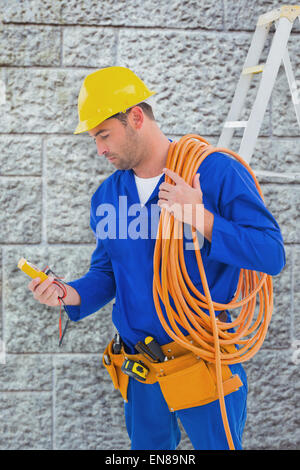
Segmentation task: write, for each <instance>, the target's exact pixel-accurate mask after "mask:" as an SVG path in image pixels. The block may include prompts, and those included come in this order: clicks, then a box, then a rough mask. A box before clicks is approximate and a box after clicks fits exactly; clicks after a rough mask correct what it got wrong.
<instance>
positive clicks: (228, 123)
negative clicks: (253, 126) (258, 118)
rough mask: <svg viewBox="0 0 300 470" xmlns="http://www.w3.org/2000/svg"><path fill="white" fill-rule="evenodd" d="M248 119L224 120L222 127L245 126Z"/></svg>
mask: <svg viewBox="0 0 300 470" xmlns="http://www.w3.org/2000/svg"><path fill="white" fill-rule="evenodd" d="M247 124H248V121H226V122H225V124H224V127H227V128H228V127H247Z"/></svg>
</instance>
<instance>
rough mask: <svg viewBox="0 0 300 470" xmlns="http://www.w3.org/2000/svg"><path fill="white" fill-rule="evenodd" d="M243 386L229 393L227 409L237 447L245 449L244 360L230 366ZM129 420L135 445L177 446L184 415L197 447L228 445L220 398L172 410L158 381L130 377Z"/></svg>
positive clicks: (138, 447)
mask: <svg viewBox="0 0 300 470" xmlns="http://www.w3.org/2000/svg"><path fill="white" fill-rule="evenodd" d="M230 369H231V370H232V373H233V374H239V376H240V378H241V380H242V382H243V384H244V385H243V386H242V387H241V388H240V389H239V390H237V391H236V392H233V393H231V394H230V395H227V396H226V397H225V404H226V411H227V416H228V421H229V426H230V430H231V434H232V439H233V442H234V446H235V449H236V450H240V449H242V434H243V429H244V425H245V421H246V402H247V377H246V373H245V371H244V369H243V367H242V365H241V364H234V365H231V366H230ZM127 395H128V403H125V420H126V426H127V431H128V435H129V438H130V439H131V449H133V450H175V449H176V447H177V446H178V444H179V442H180V437H181V436H180V430H179V426H178V422H177V418H179V419H180V421H181V423H182V425H183V427H184V429H185V431H186V433H187V435H188V437H189V438H190V440H191V443H192V445H193V447H194V449H198V450H224V449H228V444H227V439H226V434H225V431H224V427H223V421H222V417H221V411H220V405H219V401H218V400H216V401H213V402H212V403H209V404H207V405H203V406H197V407H194V408H188V409H185V410H179V411H176V412H174V413H171V412H170V411H169V409H168V406H167V404H166V401H165V399H164V397H163V395H162V393H161V390H160V387H159V384H158V383H155V384H153V385H150V384H143V383H141V382H138V381H137V380H135V379H133V378H130V380H129V385H128V392H127Z"/></svg>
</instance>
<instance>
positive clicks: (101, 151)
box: [97, 142, 108, 156]
mask: <svg viewBox="0 0 300 470" xmlns="http://www.w3.org/2000/svg"><path fill="white" fill-rule="evenodd" d="M97 152H98V155H99V156H101V155H105V154H106V153H108V148H107V147H106V145H103V144H102V143H101V142H97Z"/></svg>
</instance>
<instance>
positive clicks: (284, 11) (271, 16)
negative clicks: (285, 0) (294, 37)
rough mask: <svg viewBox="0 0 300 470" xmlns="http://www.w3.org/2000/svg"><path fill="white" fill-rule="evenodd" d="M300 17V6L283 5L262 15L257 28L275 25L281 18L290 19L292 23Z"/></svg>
mask: <svg viewBox="0 0 300 470" xmlns="http://www.w3.org/2000/svg"><path fill="white" fill-rule="evenodd" d="M299 15H300V5H282V6H281V7H279V8H276V9H275V10H272V11H270V12H268V13H265V14H264V15H260V16H259V18H258V21H257V26H263V25H265V24H270V23H273V21H276V20H278V19H279V18H283V17H285V18H288V19H289V20H290V21H291V22H292V23H293V22H294V21H295V19H296V18H297V16H299Z"/></svg>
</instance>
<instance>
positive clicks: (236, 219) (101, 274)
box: [29, 67, 285, 450]
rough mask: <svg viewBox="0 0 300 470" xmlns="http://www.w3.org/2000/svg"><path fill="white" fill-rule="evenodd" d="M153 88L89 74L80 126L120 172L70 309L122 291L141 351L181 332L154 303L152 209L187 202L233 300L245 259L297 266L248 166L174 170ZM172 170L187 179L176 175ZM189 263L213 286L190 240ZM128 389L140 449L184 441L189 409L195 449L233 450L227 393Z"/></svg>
mask: <svg viewBox="0 0 300 470" xmlns="http://www.w3.org/2000/svg"><path fill="white" fill-rule="evenodd" d="M152 94H153V92H151V91H150V90H148V88H147V87H146V86H145V84H144V83H143V82H142V81H141V80H140V79H139V78H138V77H137V76H136V75H135V74H134V73H133V72H131V71H130V70H128V69H126V68H123V67H108V68H105V69H102V70H100V71H97V72H94V73H92V74H90V75H88V76H87V77H86V79H85V81H84V83H83V85H82V88H81V91H80V94H79V99H78V109H79V119H80V122H79V125H78V127H77V129H76V131H75V133H80V132H88V133H89V135H90V137H91V138H93V139H94V141H95V143H96V147H97V151H98V154H99V156H104V158H107V159H108V160H109V161H110V162H111V163H112V164H113V165H114V166H115V167H116V169H117V171H115V172H114V173H113V174H112V175H111V176H110V177H109V178H107V179H106V180H105V181H104V182H103V183H102V184H101V185H100V187H99V188H98V189H97V191H96V192H95V194H94V195H93V197H92V199H91V218H90V225H91V228H92V230H93V232H94V234H95V236H96V241H97V245H96V249H95V251H94V252H93V254H92V258H91V265H90V269H89V271H88V272H87V273H86V274H85V275H84V276H83V277H82V278H80V279H77V280H74V281H72V282H69V283H68V285H67V286H66V287H67V295H66V297H65V299H64V302H65V304H66V306H67V307H66V311H67V313H68V315H69V317H70V318H71V320H73V321H78V320H80V319H82V318H84V317H85V316H87V315H90V314H92V313H94V312H96V311H98V310H99V309H101V308H102V307H103V306H104V305H105V304H106V303H108V302H109V301H111V300H112V299H113V298H115V303H114V305H113V312H112V320H113V323H114V325H115V327H116V329H117V330H118V332H119V333H120V335H121V338H122V340H123V342H124V344H125V347H126V350H127V353H131V354H134V353H135V352H136V351H135V345H136V344H137V342H138V341H143V340H144V338H146V337H147V336H151V337H154V338H155V339H156V341H157V342H158V343H159V344H160V345H165V344H167V343H170V342H171V341H172V340H171V338H170V337H169V336H168V335H167V333H166V332H165V330H164V329H163V328H162V325H161V323H160V321H159V319H158V317H157V314H156V310H155V305H154V302H153V293H152V280H153V253H154V246H155V237H153V236H151V234H153V233H155V234H156V229H157V223H158V221H157V218H155V217H153V212H152V211H151V210H150V208H153V207H156V208H157V206H159V207H162V206H163V207H166V208H167V210H171V209H172V207H174V204H175V205H176V206H177V207H181V208H182V210H181V211H179V212H178V213H176V212H175V213H174V216H175V217H179V218H180V219H181V220H182V221H183V222H184V223H185V224H186V225H187V226H190V225H195V226H196V228H197V229H198V231H199V232H201V233H202V235H203V246H202V248H201V255H202V259H203V264H204V268H205V272H206V276H207V279H208V282H209V288H210V291H211V297H212V299H213V301H216V302H221V303H228V302H230V300H231V299H232V298H233V296H234V293H235V290H236V287H237V282H238V278H239V273H240V269H241V268H245V269H250V270H256V271H261V272H265V273H268V274H270V275H276V274H278V273H279V272H280V271H281V270H282V268H283V266H284V264H285V253H284V246H283V241H282V237H281V233H280V228H279V226H278V224H277V222H276V220H275V219H274V217H273V216H272V214H271V213H270V212H269V211H268V210H267V209H266V207H265V205H264V203H263V201H262V199H261V197H260V196H259V194H258V191H257V189H256V187H255V184H254V181H253V179H252V177H251V176H250V175H249V173H248V171H247V170H246V169H245V168H244V167H243V165H241V164H240V163H239V162H237V161H235V160H233V159H231V158H230V157H228V156H227V155H225V154H221V153H215V154H211V155H209V156H208V157H207V158H206V159H205V160H204V162H203V163H202V164H201V167H200V169H198V171H197V174H196V175H195V177H194V179H193V185H192V186H189V185H188V184H186V183H185V181H184V180H183V179H182V178H181V177H180V176H179V175H177V174H175V173H174V172H171V171H170V170H168V169H166V168H165V166H166V159H167V154H168V150H169V146H170V140H169V139H168V138H167V137H166V136H165V135H164V133H163V132H162V131H161V130H160V128H159V126H158V124H157V123H156V121H155V118H154V116H153V112H152V109H151V107H150V106H149V105H147V103H145V100H146V99H147V98H148V97H150V96H151V95H152ZM165 174H167V175H169V176H170V177H171V179H172V180H173V181H174V183H175V185H170V184H168V183H166V182H165V181H164V177H165ZM132 207H135V208H136V207H139V209H140V212H141V213H142V212H143V217H142V218H141V219H139V221H140V223H141V224H142V221H144V224H145V226H146V231H144V232H142V229H141V231H140V234H139V233H138V231H137V230H136V228H137V226H136V225H134V217H135V216H136V212H134V213H132V212H130V208H132ZM186 207H187V208H190V210H185V208H186ZM109 208H113V209H114V210H113V211H112V214H113V215H114V216H115V217H116V220H115V221H112V222H111V221H110V219H109V218H107V219H106V218H105V217H106V213H105V210H107V211H108V212H109ZM197 211H198V212H199V211H202V214H201V215H202V216H203V217H202V219H203V220H204V223H203V224H201V226H200V225H199V226H198V225H197V220H199V217H198V218H197V217H196V215H199V214H198V213H197ZM154 213H155V212H154ZM151 215H152V216H151ZM200 220H201V217H200ZM114 222H115V223H114ZM133 227H134V228H135V230H133ZM106 228H108V230H106ZM130 234H131V236H130ZM139 235H140V236H139ZM185 261H186V266H187V270H188V273H189V276H190V278H191V280H192V282H193V283H194V284H195V285H196V287H197V289H198V290H200V291H201V292H203V288H202V285H201V280H200V276H199V270H198V268H197V264H196V261H195V256H194V253H193V252H192V251H190V250H187V249H186V250H185ZM52 282H53V278H49V280H46V281H44V282H43V283H42V284H39V280H38V279H36V280H33V281H32V282H31V283H30V284H29V289H30V290H32V291H33V293H34V298H35V299H36V300H38V301H40V302H41V303H44V304H46V305H50V306H57V305H58V304H59V299H58V295H61V292H60V290H59V287H58V286H56V285H51V284H52ZM218 313H220V312H216V314H218ZM224 314H225V318H224V317H223V318H222V321H230V315H229V312H227V311H226V312H224V313H223V315H224ZM230 369H231V372H232V373H233V374H238V375H239V376H240V378H241V380H242V383H243V386H242V387H240V388H239V390H237V391H235V392H233V393H231V394H229V395H227V396H226V397H225V402H226V409H227V414H228V420H229V425H230V429H231V433H232V438H233V442H234V446H235V448H236V449H241V448H242V443H241V441H242V433H243V428H244V424H245V419H246V397H247V378H246V374H245V372H244V369H243V367H242V366H241V364H234V365H231V366H230ZM127 397H128V401H127V402H125V419H126V425H127V430H128V434H129V437H130V439H131V448H132V449H143V450H145V449H150V450H155V449H166V450H168V449H171V450H172V449H176V447H177V446H178V443H179V441H180V431H179V427H178V421H177V418H179V419H180V421H181V422H182V425H183V426H184V428H185V430H186V432H187V434H188V436H189V438H190V440H191V442H192V444H193V446H194V448H195V449H227V448H228V443H227V440H226V436H225V432H224V429H223V425H222V419H221V414H220V408H219V403H218V401H217V400H216V401H213V402H211V403H208V404H206V405H203V406H196V407H192V408H187V409H182V410H178V411H176V412H173V413H172V412H170V410H169V408H168V406H167V404H166V401H165V400H164V397H163V395H162V393H161V389H160V386H159V384H158V383H153V384H145V383H142V382H141V381H138V380H136V379H134V378H132V377H131V378H130V380H129V384H128V392H127Z"/></svg>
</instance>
